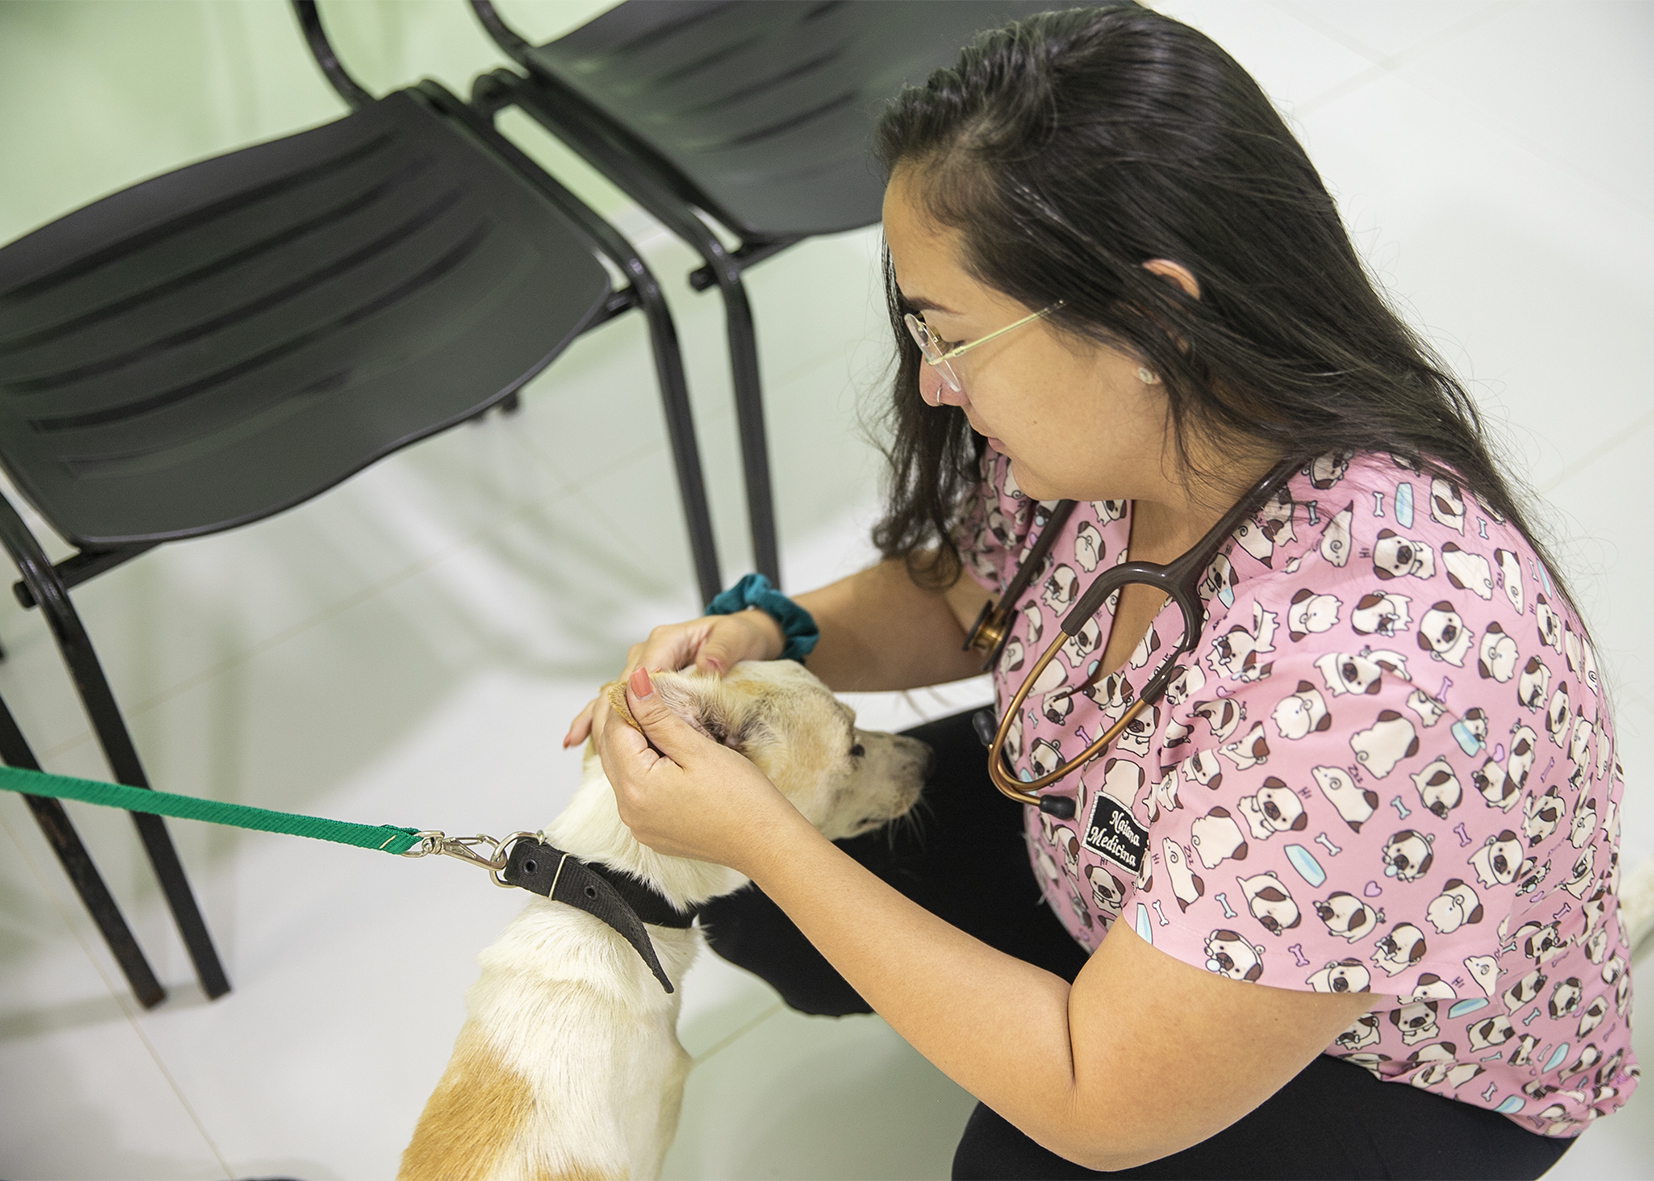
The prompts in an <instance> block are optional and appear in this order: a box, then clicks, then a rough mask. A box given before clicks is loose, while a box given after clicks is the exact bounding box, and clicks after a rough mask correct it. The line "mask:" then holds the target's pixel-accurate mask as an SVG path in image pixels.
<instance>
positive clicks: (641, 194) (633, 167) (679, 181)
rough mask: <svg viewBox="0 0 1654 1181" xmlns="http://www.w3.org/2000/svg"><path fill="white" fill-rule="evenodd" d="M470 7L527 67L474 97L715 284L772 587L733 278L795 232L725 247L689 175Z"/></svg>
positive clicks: (756, 400) (759, 546)
mask: <svg viewBox="0 0 1654 1181" xmlns="http://www.w3.org/2000/svg"><path fill="white" fill-rule="evenodd" d="M470 3H471V7H472V9H473V10H475V12H476V14H477V19H478V20H479V21H480V22H481V23H482V25H483V28H484V29H486V30H487V32H488V34H489V36H490V37H492V38H493V39H494V41H495V43H496V44H497V45H499V47H500V48H501V49H502V50H503V51H504V52H505V53H506V54H507V55H509V56H510V57H511V59H512V60H513V61H515V62H517V63H518V64H519V65H520V66H521V67H522V68H523V69H524V70H525V71H527V77H524V76H523V75H521V74H518V73H515V72H514V71H512V70H507V69H498V70H494V71H492V72H491V73H487V74H483V75H481V76H480V77H479V78H477V80H476V81H475V83H473V89H472V95H473V99H474V101H476V102H477V103H479V104H481V105H484V106H492V107H503V106H514V107H516V108H518V109H519V110H521V111H522V112H523V113H524V114H526V115H528V116H529V117H530V118H532V119H533V120H535V121H536V122H537V123H539V124H541V125H542V126H544V127H545V128H546V129H547V130H549V131H551V132H552V133H553V134H554V135H556V136H557V137H558V138H560V139H562V140H564V141H565V142H566V143H568V145H569V146H570V147H572V148H573V149H574V150H575V151H576V152H578V153H579V154H580V155H581V157H582V158H584V159H585V160H586V161H587V162H588V163H590V164H591V165H592V166H593V167H595V168H596V169H597V170H598V171H599V172H601V173H603V174H604V175H605V176H606V177H607V178H608V179H609V180H611V181H612V182H613V183H614V184H615V185H616V186H617V187H619V188H620V189H621V190H622V191H623V192H625V193H627V194H628V195H629V196H630V197H632V199H633V200H635V201H637V203H638V204H639V205H641V206H642V207H643V208H644V209H645V210H647V211H648V212H649V214H650V215H651V216H652V217H654V218H655V219H656V220H657V221H659V222H660V223H661V224H662V225H664V226H665V227H666V228H667V229H668V230H670V231H671V232H672V233H673V234H675V235H676V236H677V237H678V238H680V239H681V240H682V241H684V242H686V243H687V244H688V245H689V246H690V247H691V248H692V249H693V250H694V251H695V252H696V253H697V254H699V255H700V256H701V260H702V263H703V265H702V266H701V267H699V268H698V269H696V270H695V271H693V272H691V273H690V276H689V284H690V286H691V287H693V288H694V289H695V290H696V291H707V290H709V289H711V288H712V287H714V286H716V287H717V288H718V294H719V295H720V296H722V297H723V302H724V323H725V328H726V332H727V335H728V340H729V360H730V371H731V379H732V384H733V386H734V391H735V417H736V423H737V427H738V429H739V432H740V442H741V468H742V473H743V475H744V477H745V482H746V492H747V517H748V526H749V528H750V530H751V534H752V550H753V560H754V564H755V565H756V567H757V569H758V571H759V573H761V574H764V575H765V576H767V577H768V578H769V579H770V581H771V582H773V583H774V584H775V585H777V586H779V585H780V584H781V569H780V567H781V562H780V550H779V547H778V544H777V540H776V524H775V501H774V493H773V489H772V485H771V480H770V463H769V447H768V444H767V441H766V436H765V429H764V400H763V391H762V387H761V383H760V378H759V372H758V340H757V334H756V331H755V329H754V326H753V317H752V304H751V302H750V301H749V300H748V299H747V290H746V287H745V285H744V284H743V283H742V281H741V275H742V272H743V271H745V270H746V269H747V268H748V267H751V266H754V265H756V264H757V263H760V262H762V261H763V260H764V259H766V258H769V257H771V256H773V255H776V254H779V253H780V252H781V251H783V250H785V249H786V248H787V247H789V246H791V245H793V244H794V243H796V242H801V241H803V240H804V236H802V235H798V236H776V237H743V236H741V235H739V234H738V233H737V231H735V230H733V229H731V230H730V232H731V234H732V235H735V236H737V237H741V244H740V246H738V247H737V248H736V249H734V250H730V249H728V248H727V247H725V245H724V243H723V241H722V240H721V239H720V238H719V237H718V235H717V234H716V233H714V232H713V230H712V228H711V227H710V226H708V225H707V223H706V222H705V221H703V220H702V219H701V216H700V214H699V213H698V212H697V208H698V207H700V208H705V207H706V206H707V205H709V204H710V202H708V201H707V200H706V199H705V198H704V197H701V196H699V194H698V193H697V190H696V187H695V185H694V184H693V183H692V182H691V181H690V180H689V179H688V178H686V177H684V176H682V174H681V173H680V172H679V171H678V170H677V168H676V167H674V166H673V165H672V164H671V163H669V162H668V161H666V160H664V159H663V158H662V157H661V156H660V155H659V154H658V153H656V152H655V151H653V150H652V149H651V148H650V147H649V146H648V145H647V144H645V143H643V142H642V141H641V140H639V139H638V138H637V137H636V136H634V135H633V134H632V133H631V132H629V131H628V130H627V129H626V128H624V127H622V126H620V125H619V124H617V123H616V122H615V121H614V120H612V119H611V118H610V117H609V116H608V115H606V114H605V113H604V112H602V111H601V110H599V109H598V108H597V107H595V106H593V105H592V104H591V103H590V102H588V101H587V100H586V99H585V98H584V97H583V96H582V95H580V94H579V93H577V92H576V91H574V90H572V89H570V88H569V87H568V86H566V85H565V84H563V83H562V82H561V81H559V80H558V79H557V78H555V77H553V76H551V75H549V74H547V73H545V72H544V71H542V70H540V69H539V68H538V67H537V66H536V65H535V64H534V61H533V58H532V56H531V54H530V52H529V51H530V50H531V49H533V48H534V47H533V45H532V44H530V42H528V41H527V40H525V39H524V38H523V37H522V36H521V35H519V34H518V33H517V32H516V31H515V30H513V29H512V28H511V27H510V26H509V25H507V24H506V23H505V21H504V20H503V19H502V18H501V17H500V15H499V13H498V12H497V11H496V10H495V8H494V5H493V4H492V2H491V0H470Z"/></svg>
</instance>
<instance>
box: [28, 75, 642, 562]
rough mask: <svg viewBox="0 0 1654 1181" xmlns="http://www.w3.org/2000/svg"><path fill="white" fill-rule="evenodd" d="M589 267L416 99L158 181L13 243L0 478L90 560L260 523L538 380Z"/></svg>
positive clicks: (551, 211)
mask: <svg viewBox="0 0 1654 1181" xmlns="http://www.w3.org/2000/svg"><path fill="white" fill-rule="evenodd" d="M593 250H594V247H593V244H592V243H591V242H589V241H587V240H586V238H585V237H584V236H583V235H581V234H580V233H579V232H578V231H576V230H575V229H574V228H573V227H572V226H571V225H570V223H569V222H568V221H567V220H566V219H565V218H564V217H563V216H562V215H561V214H560V213H558V212H557V211H556V209H555V208H553V207H552V206H551V205H550V204H549V203H548V202H547V200H546V199H545V198H544V197H542V196H541V195H539V194H538V193H536V192H535V191H534V190H533V189H532V188H530V187H529V186H528V184H526V183H525V182H524V181H523V180H522V179H521V178H520V177H519V176H518V175H517V174H516V173H514V172H512V171H510V169H509V168H508V166H507V165H506V164H505V163H503V162H502V161H500V160H499V159H498V158H497V157H495V156H492V155H490V154H488V153H487V152H486V151H485V150H484V149H483V148H482V147H481V146H480V145H479V144H478V143H477V142H476V141H475V140H473V139H472V138H471V137H470V136H469V134H468V133H467V132H465V131H464V130H462V129H460V128H458V127H456V126H455V125H454V124H453V123H451V122H449V121H448V120H447V119H445V118H444V117H443V116H441V115H440V114H438V113H437V112H436V111H435V110H434V109H433V108H432V106H431V105H430V104H429V102H428V101H427V100H426V99H425V98H424V97H423V96H422V95H420V94H419V93H418V92H416V91H412V90H403V91H398V92H395V93H392V94H389V95H387V96H386V97H384V98H382V99H380V100H378V101H377V102H374V103H372V104H371V105H369V106H367V107H364V108H363V109H360V110H358V111H356V112H354V113H352V114H350V115H348V116H346V117H344V118H342V119H339V120H337V121H335V122H332V123H328V124H325V125H323V126H321V127H317V128H315V129H313V130H311V131H307V132H302V133H300V134H297V135H292V136H288V137H286V138H283V139H280V140H276V141H273V142H270V143H266V144H261V145H258V146H255V147H251V148H246V149H242V150H240V151H236V152H232V153H229V154H228V155H224V156H219V157H216V158H213V159H210V160H206V161H203V162H201V163H199V164H194V165H191V166H189V167H187V168H183V169H180V170H178V171H176V172H172V173H169V174H167V175H165V176H161V177H157V178H155V179H153V180H149V181H146V182H144V183H142V184H138V185H135V186H133V187H132V188H129V189H126V190H123V191H121V192H119V193H116V194H114V195H112V196H109V197H105V198H103V199H102V200H100V201H97V202H95V203H93V204H91V205H88V206H86V207H84V208H82V209H79V210H77V211H75V212H74V213H71V214H69V215H67V216H65V217H63V218H61V219H59V220H58V221H55V222H52V223H51V224H49V225H46V226H44V227H42V228H41V229H39V230H36V231H35V232H34V233H32V234H29V235H28V236H26V237H24V238H21V239H18V240H17V241H15V242H13V243H11V244H10V245H8V246H6V247H5V248H4V249H0V463H3V464H4V465H5V467H6V470H7V471H8V473H9V474H10V475H11V477H12V479H13V480H14V482H15V483H16V484H17V486H18V488H19V489H20V490H21V491H22V492H23V493H24V494H25V495H26V496H27V497H28V498H29V499H30V500H31V501H32V502H33V503H34V505H35V507H36V508H37V509H38V510H39V511H40V512H41V514H42V515H43V516H45V518H46V519H47V520H48V521H49V522H50V523H51V524H52V526H53V527H54V528H55V529H57V530H58V532H59V533H61V534H63V535H64V536H66V537H67V538H68V539H69V540H70V541H72V542H74V543H76V544H77V545H80V546H82V547H83V548H86V547H90V548H98V547H103V546H110V545H119V544H123V543H129V542H135V541H166V540H172V539H176V538H182V537H190V536H197V535H201V534H205V533H211V532H215V531H218V530H221V529H225V528H229V527H232V526H235V525H239V524H243V523H245V522H248V521H252V520H256V519H258V518H260V517H264V516H268V515H270V514H272V513H275V512H279V511H281V510H282V509H285V508H288V507H291V506H293V505H295V504H298V503H299V502H301V501H303V500H306V499H308V498H309V497H311V496H314V495H316V494H317V493H318V492H321V491H323V490H324V489H326V488H329V487H331V486H332V485H334V484H336V483H338V482H339V481H341V480H343V479H345V478H346V477H347V476H349V475H351V474H352V473H353V472H355V471H358V470H360V469H361V468H363V467H365V466H367V465H368V464H370V463H372V462H374V461H375V460H377V459H379V458H382V457H383V456H385V455H387V454H389V453H390V452H392V451H394V450H396V449H397V448H399V447H403V446H406V445H407V444H409V443H412V442H414V441H416V440H418V439H421V438H424V437H426V436H427V435H430V434H433V433H435V432H437V431H440V430H443V429H445V428H447V427H449V426H452V425H454V424H455V423H457V422H460V421H463V420H464V419H466V418H468V417H471V416H473V415H475V414H477V413H479V412H480V411H481V410H483V409H485V408H486V407H488V406H489V405H491V404H492V403H493V402H495V401H497V400H498V399H500V398H502V397H504V396H505V395H507V394H509V393H511V392H512V391H513V390H515V389H516V388H517V387H518V386H520V385H521V384H522V383H523V382H524V381H526V380H528V379H529V378H530V377H532V376H533V375H534V374H536V373H538V372H539V371H540V370H541V369H542V368H543V367H544V366H545V365H547V364H548V363H549V362H550V361H551V360H552V359H553V358H554V357H555V356H557V354H558V353H560V352H561V351H562V350H563V349H564V348H565V347H566V346H567V345H568V343H569V342H570V341H571V340H572V339H573V338H574V337H575V336H576V335H578V334H579V333H580V331H581V330H582V329H583V328H584V327H585V326H586V325H587V324H588V323H590V322H591V320H592V319H593V317H594V316H596V315H597V313H598V312H599V311H600V310H601V309H602V307H603V305H604V303H605V301H606V299H607V297H608V296H609V294H610V284H609V279H608V274H607V272H606V271H605V270H604V268H603V266H602V265H601V263H599V261H598V260H597V258H596V256H595V255H594V252H593Z"/></svg>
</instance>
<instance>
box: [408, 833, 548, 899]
mask: <svg viewBox="0 0 1654 1181" xmlns="http://www.w3.org/2000/svg"><path fill="white" fill-rule="evenodd" d="M414 835H415V836H416V837H418V838H419V843H418V844H417V845H415V846H414V847H413V848H411V849H409V850H408V851H407V852H406V853H403V854H402V856H404V857H429V856H430V855H431V854H433V853H436V854H440V855H441V856H443V857H452V858H454V859H455V860H456V861H463V862H465V863H466V864H467V865H477V866H481V867H482V868H483V869H486V870H488V871H489V873H488V876H489V877H490V878H491V879H492V880H493V882H494V884H495V885H496V886H500V887H502V888H504V889H507V890H510V889H514V888H515V887H513V886H512V884H511V883H510V882H507V881H503V880H501V878H500V872H501V871H502V870H504V869H505V867H506V863H507V862H508V861H509V860H510V858H511V846H513V845H515V844H516V843H517V842H518V841H520V840H522V839H523V838H524V837H529V838H532V839H534V840H539V838H540V834H539V833H537V832H514V833H512V834H511V835H510V836H508V837H506V838H505V840H503V841H497V840H495V839H494V838H493V837H491V836H488V835H487V834H486V833H478V834H477V835H476V836H472V837H451V836H449V835H447V834H446V833H443V832H438V831H434V830H433V831H429V832H420V833H415V834H414ZM479 850H486V856H484V855H483V854H482V853H480V852H479Z"/></svg>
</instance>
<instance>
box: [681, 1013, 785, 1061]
mask: <svg viewBox="0 0 1654 1181" xmlns="http://www.w3.org/2000/svg"><path fill="white" fill-rule="evenodd" d="M786 1007H787V1004H786V1002H785V1001H776V1002H775V1004H773V1005H771V1006H770V1007H769V1008H767V1009H765V1010H764V1011H763V1012H762V1013H760V1014H758V1016H756V1017H754V1018H753V1019H752V1020H751V1021H748V1022H747V1023H746V1024H745V1025H742V1026H741V1027H740V1028H739V1029H737V1030H735V1032H733V1033H731V1034H729V1035H728V1036H727V1037H724V1038H721V1039H720V1040H718V1041H717V1042H715V1043H713V1045H712V1048H711V1049H708V1050H702V1051H701V1052H700V1053H699V1054H696V1055H695V1057H693V1058H691V1059H690V1065H691V1066H699V1065H701V1064H702V1063H703V1062H705V1061H706V1060H707V1059H708V1058H710V1057H712V1055H714V1054H716V1053H717V1052H718V1051H719V1050H722V1049H724V1048H726V1047H727V1046H729V1045H730V1044H731V1043H732V1042H734V1041H735V1039H736V1038H738V1037H741V1036H742V1035H743V1034H746V1033H750V1032H751V1031H752V1030H754V1029H756V1028H758V1026H760V1025H762V1024H763V1023H764V1022H766V1021H768V1020H769V1019H770V1018H771V1017H774V1016H775V1015H776V1014H777V1013H779V1012H780V1011H781V1010H782V1009H784V1008H786Z"/></svg>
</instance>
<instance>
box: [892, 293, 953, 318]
mask: <svg viewBox="0 0 1654 1181" xmlns="http://www.w3.org/2000/svg"><path fill="white" fill-rule="evenodd" d="M902 302H903V303H905V304H907V306H908V307H910V308H912V309H913V310H914V311H916V312H941V313H942V314H943V315H944V316H957V315H959V314H960V313H958V312H956V311H954V310H953V309H952V308H946V307H943V306H942V305H941V304H939V303H937V302H935V301H934V300H929V299H926V298H925V297H924V296H922V295H908V294H906V293H905V292H904V293H903V295H902Z"/></svg>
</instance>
